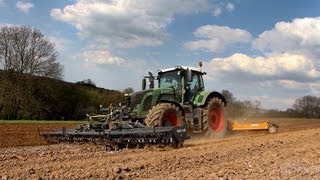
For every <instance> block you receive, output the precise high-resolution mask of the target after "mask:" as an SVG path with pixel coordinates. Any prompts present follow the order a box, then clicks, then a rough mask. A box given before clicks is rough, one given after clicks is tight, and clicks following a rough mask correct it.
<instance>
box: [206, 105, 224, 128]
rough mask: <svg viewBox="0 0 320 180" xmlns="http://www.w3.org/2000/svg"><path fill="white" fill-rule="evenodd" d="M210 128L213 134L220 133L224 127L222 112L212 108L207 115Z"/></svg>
mask: <svg viewBox="0 0 320 180" xmlns="http://www.w3.org/2000/svg"><path fill="white" fill-rule="evenodd" d="M209 123H210V127H211V128H212V129H213V130H214V131H215V132H220V131H221V130H222V129H223V128H224V127H223V126H224V118H223V112H222V111H221V109H220V108H212V109H211V111H210V113H209Z"/></svg>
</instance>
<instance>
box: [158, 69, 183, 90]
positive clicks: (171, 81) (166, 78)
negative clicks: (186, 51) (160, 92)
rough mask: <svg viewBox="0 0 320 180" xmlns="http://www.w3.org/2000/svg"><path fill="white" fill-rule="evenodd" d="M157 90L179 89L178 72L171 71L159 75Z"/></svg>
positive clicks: (179, 78)
mask: <svg viewBox="0 0 320 180" xmlns="http://www.w3.org/2000/svg"><path fill="white" fill-rule="evenodd" d="M159 88H175V89H177V88H181V76H180V71H171V72H166V73H163V74H161V75H159Z"/></svg>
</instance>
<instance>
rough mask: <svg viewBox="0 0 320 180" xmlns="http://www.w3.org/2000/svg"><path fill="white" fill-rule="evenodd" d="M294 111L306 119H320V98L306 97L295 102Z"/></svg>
mask: <svg viewBox="0 0 320 180" xmlns="http://www.w3.org/2000/svg"><path fill="white" fill-rule="evenodd" d="M292 108H293V110H295V111H296V112H297V113H299V114H300V115H302V116H303V117H306V118H320V98H319V97H316V96H304V97H302V98H299V99H297V100H296V101H295V103H294V104H293V105H292Z"/></svg>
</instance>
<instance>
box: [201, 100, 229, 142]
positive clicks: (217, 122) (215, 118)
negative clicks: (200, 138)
mask: <svg viewBox="0 0 320 180" xmlns="http://www.w3.org/2000/svg"><path fill="white" fill-rule="evenodd" d="M223 107H224V103H223V102H222V100H221V99H220V98H217V97H214V98H212V99H210V100H209V102H208V103H207V105H206V107H205V108H204V109H203V114H202V116H203V121H202V127H203V129H202V130H203V133H204V135H205V136H208V137H212V138H222V137H224V136H225V134H226V131H227V120H225V119H224V114H223Z"/></svg>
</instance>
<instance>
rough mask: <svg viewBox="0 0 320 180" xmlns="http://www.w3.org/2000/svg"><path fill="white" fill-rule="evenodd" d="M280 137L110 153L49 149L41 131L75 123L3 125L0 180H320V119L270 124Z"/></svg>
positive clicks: (247, 135)
mask: <svg viewBox="0 0 320 180" xmlns="http://www.w3.org/2000/svg"><path fill="white" fill-rule="evenodd" d="M272 121H273V122H276V123H277V124H278V125H279V126H280V127H279V132H278V133H275V134H269V133H267V132H266V131H254V132H233V133H230V134H229V135H228V136H227V137H226V138H224V139H214V140H212V139H196V138H192V139H191V140H188V141H186V142H185V144H184V147H182V148H180V149H172V148H156V147H148V148H144V149H125V150H121V151H116V152H115V151H110V152H106V151H105V149H104V147H102V146H97V145H92V144H51V145H49V144H46V142H45V141H43V140H42V139H41V138H40V137H39V135H38V128H39V129H40V130H52V129H57V128H61V127H62V126H65V127H70V126H73V125H72V124H66V125H62V124H0V146H1V147H0V179H1V178H2V179H121V178H125V179H137V178H138V179H149V178H151V179H319V178H320V143H319V141H320V120H306V119H278V120H272Z"/></svg>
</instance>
